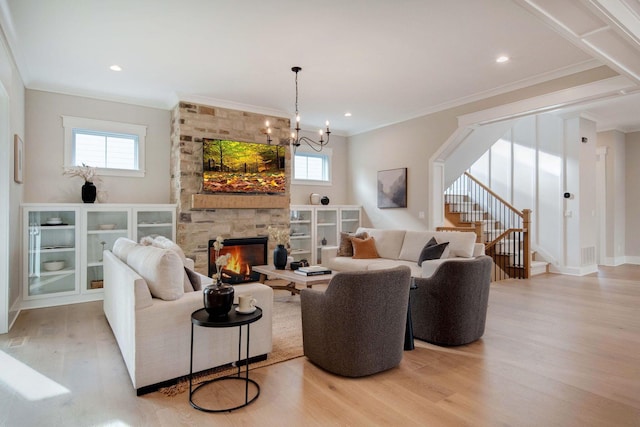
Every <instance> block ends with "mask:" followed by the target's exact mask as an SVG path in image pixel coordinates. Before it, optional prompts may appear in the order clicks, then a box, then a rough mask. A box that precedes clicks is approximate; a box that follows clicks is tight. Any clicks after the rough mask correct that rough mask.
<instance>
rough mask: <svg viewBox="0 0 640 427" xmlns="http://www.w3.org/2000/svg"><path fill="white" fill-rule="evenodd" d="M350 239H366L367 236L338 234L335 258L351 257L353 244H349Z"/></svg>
mask: <svg viewBox="0 0 640 427" xmlns="http://www.w3.org/2000/svg"><path fill="white" fill-rule="evenodd" d="M352 237H357V238H358V239H366V238H367V237H369V235H368V234H367V233H366V232H362V233H358V234H353V233H345V232H340V246H338V254H337V256H353V243H351V238H352Z"/></svg>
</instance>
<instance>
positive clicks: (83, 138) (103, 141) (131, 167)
mask: <svg viewBox="0 0 640 427" xmlns="http://www.w3.org/2000/svg"><path fill="white" fill-rule="evenodd" d="M62 124H63V126H64V134H65V166H67V167H69V166H80V165H82V164H86V165H89V166H93V167H96V168H98V173H99V174H100V175H113V176H137V177H143V176H144V141H145V136H146V134H147V128H146V126H141V125H134V124H129V123H118V122H109V121H104V120H93V119H83V118H79V117H70V116H63V117H62Z"/></svg>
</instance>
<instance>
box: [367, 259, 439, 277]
mask: <svg viewBox="0 0 640 427" xmlns="http://www.w3.org/2000/svg"><path fill="white" fill-rule="evenodd" d="M427 262H431V261H426V262H425V264H426V263H427ZM399 265H406V266H407V267H409V268H410V269H411V277H420V276H422V267H418V264H416V263H415V262H413V261H402V260H390V259H385V258H379V259H377V260H372V261H371V262H370V263H369V265H367V270H386V269H388V268H395V267H398V266H399Z"/></svg>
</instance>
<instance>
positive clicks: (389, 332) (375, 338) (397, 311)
mask: <svg viewBox="0 0 640 427" xmlns="http://www.w3.org/2000/svg"><path fill="white" fill-rule="evenodd" d="M410 286H411V270H410V269H409V268H408V267H406V266H401V267H396V268H392V269H386V270H375V271H361V272H344V273H339V274H336V276H335V277H334V278H333V279H332V280H331V282H330V283H329V286H328V288H327V289H326V291H325V292H322V291H319V290H315V289H303V290H302V291H301V292H300V301H301V307H302V338H303V346H304V354H305V356H307V357H308V358H309V360H310V361H311V362H313V363H314V364H316V365H318V366H319V367H321V368H322V369H325V370H327V371H329V372H332V373H335V374H338V375H343V376H347V377H361V376H365V375H371V374H375V373H377V372H381V371H385V370H387V369H391V368H393V367H395V366H398V365H399V364H400V361H401V360H402V354H403V346H404V334H405V326H406V321H407V307H408V304H409V287H410Z"/></svg>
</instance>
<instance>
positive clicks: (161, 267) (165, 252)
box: [127, 245, 186, 301]
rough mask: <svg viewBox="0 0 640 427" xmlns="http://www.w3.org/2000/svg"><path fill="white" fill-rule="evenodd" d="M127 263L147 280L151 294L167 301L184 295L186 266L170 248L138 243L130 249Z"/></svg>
mask: <svg viewBox="0 0 640 427" xmlns="http://www.w3.org/2000/svg"><path fill="white" fill-rule="evenodd" d="M127 264H129V266H130V267H131V268H132V269H134V270H135V271H136V272H137V273H138V274H139V275H140V276H142V278H143V279H144V280H145V281H146V282H147V286H149V290H150V291H151V295H153V296H154V297H155V298H160V299H163V300H166V301H173V300H177V299H179V298H180V297H182V295H184V283H183V282H184V276H185V274H186V273H185V271H184V266H183V264H182V261H181V260H180V257H179V256H178V254H176V253H175V252H174V251H172V250H169V249H160V248H156V247H154V246H140V245H137V246H135V247H133V248H131V250H130V251H129V254H128V256H127Z"/></svg>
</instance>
